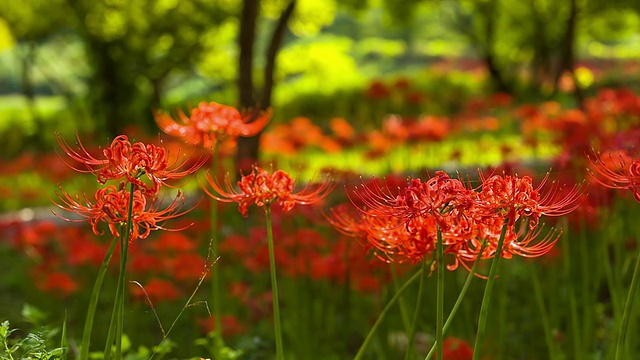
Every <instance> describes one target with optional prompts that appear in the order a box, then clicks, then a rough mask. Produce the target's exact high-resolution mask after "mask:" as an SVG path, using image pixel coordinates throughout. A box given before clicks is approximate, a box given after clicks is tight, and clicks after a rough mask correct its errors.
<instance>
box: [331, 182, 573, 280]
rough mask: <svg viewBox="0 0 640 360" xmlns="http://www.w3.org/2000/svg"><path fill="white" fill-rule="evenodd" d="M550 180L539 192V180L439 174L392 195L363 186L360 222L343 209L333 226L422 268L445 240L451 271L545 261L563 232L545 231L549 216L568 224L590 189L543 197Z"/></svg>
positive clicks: (357, 193) (355, 199)
mask: <svg viewBox="0 0 640 360" xmlns="http://www.w3.org/2000/svg"><path fill="white" fill-rule="evenodd" d="M547 180H548V174H547V176H545V178H544V179H543V180H542V182H541V183H540V185H538V186H537V187H534V185H533V181H532V179H531V177H529V176H524V177H518V176H510V175H505V174H502V175H492V176H489V177H486V176H484V175H482V174H480V181H481V185H480V186H478V187H476V188H473V187H471V186H470V185H469V184H468V183H469V182H467V183H465V182H463V181H461V180H459V179H454V178H451V177H449V175H448V174H446V173H445V172H442V171H439V172H437V173H436V175H435V176H433V177H431V178H429V179H428V180H426V181H422V180H421V179H410V180H409V182H408V184H406V185H405V186H403V187H400V186H399V187H397V188H395V189H394V188H392V187H390V186H388V185H381V184H380V183H379V182H372V183H370V184H368V185H365V184H363V185H362V186H357V187H356V188H355V189H354V190H353V192H352V194H350V198H351V200H352V203H353V204H354V205H355V208H356V210H357V213H358V215H357V216H354V215H353V214H349V213H348V210H345V208H335V209H334V210H333V212H332V214H331V215H330V216H329V220H330V222H331V223H332V224H333V225H334V226H336V228H338V229H339V230H340V231H341V232H343V233H345V234H350V235H351V236H354V237H358V238H360V239H362V240H364V242H365V243H366V244H367V246H370V247H372V248H373V249H374V251H375V253H376V255H377V256H378V257H379V258H381V259H382V260H383V261H386V262H398V263H401V262H407V261H409V262H413V263H415V262H419V261H422V260H423V259H425V257H428V256H433V254H434V253H435V249H436V241H437V238H438V234H440V235H441V237H442V242H443V245H444V246H445V255H446V256H449V257H453V259H454V260H453V262H452V263H450V264H448V265H447V266H448V268H449V270H454V269H456V268H457V267H458V265H459V264H462V265H463V266H464V267H466V268H470V266H469V264H472V263H473V262H475V261H476V259H478V258H479V259H481V260H485V259H490V258H493V257H494V256H495V255H496V253H497V252H498V248H497V247H498V242H499V239H500V236H501V234H502V232H503V230H504V234H505V235H504V236H505V238H504V246H503V248H502V251H501V254H500V256H502V257H504V258H511V257H512V256H513V255H519V256H523V257H537V256H541V255H544V254H545V253H547V252H548V251H549V250H551V248H552V247H553V245H554V244H555V243H556V241H557V239H558V237H559V235H560V231H559V230H558V231H557V230H553V229H552V230H551V231H549V232H545V231H542V227H541V226H539V224H540V217H541V216H562V215H565V214H568V213H569V212H571V211H573V210H575V209H576V208H577V207H578V206H579V204H580V202H581V201H582V198H583V194H584V186H582V185H574V186H573V187H571V188H565V187H563V186H560V185H558V184H557V183H552V184H551V185H550V186H549V187H548V188H546V189H543V188H544V187H545V184H546V183H547Z"/></svg>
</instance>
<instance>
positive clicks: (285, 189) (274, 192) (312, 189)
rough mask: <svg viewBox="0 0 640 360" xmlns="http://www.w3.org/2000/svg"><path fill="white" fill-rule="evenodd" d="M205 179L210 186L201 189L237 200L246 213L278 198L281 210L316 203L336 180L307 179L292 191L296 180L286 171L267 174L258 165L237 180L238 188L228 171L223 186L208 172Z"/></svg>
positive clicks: (229, 199)
mask: <svg viewBox="0 0 640 360" xmlns="http://www.w3.org/2000/svg"><path fill="white" fill-rule="evenodd" d="M207 182H208V183H209V185H211V189H212V190H213V191H211V189H208V188H207V187H206V186H205V187H204V191H205V192H206V193H207V194H208V195H209V196H211V197H212V198H214V199H216V200H218V201H222V202H237V203H238V211H240V213H241V214H242V216H245V217H246V216H248V214H249V210H248V209H249V206H251V205H252V204H256V205H257V206H259V207H264V206H265V205H270V204H271V203H273V202H277V203H278V204H279V205H280V207H281V208H282V210H283V211H289V210H291V209H293V207H294V206H295V205H296V204H300V205H308V204H313V203H316V202H318V201H320V200H321V199H323V198H324V197H326V196H327V195H328V194H329V193H330V192H331V190H333V189H334V188H335V183H333V182H332V181H331V180H330V179H329V178H325V180H324V181H323V182H322V183H320V184H318V185H317V186H316V185H313V184H312V183H311V182H309V183H308V184H307V186H305V187H304V188H303V189H302V190H300V191H298V192H297V193H294V189H295V180H294V179H293V178H291V176H289V174H287V173H286V172H284V171H282V170H276V171H274V172H273V173H271V174H270V173H269V172H268V171H266V170H264V169H262V168H259V167H257V166H254V167H253V170H252V171H251V172H250V173H249V174H247V175H244V176H243V177H242V178H241V179H240V181H238V188H239V190H236V189H234V187H233V185H232V184H231V180H230V179H229V176H228V175H227V176H226V177H225V186H224V187H225V188H226V189H223V188H222V186H220V184H218V183H217V181H216V180H215V179H214V178H213V176H211V174H210V173H209V174H207Z"/></svg>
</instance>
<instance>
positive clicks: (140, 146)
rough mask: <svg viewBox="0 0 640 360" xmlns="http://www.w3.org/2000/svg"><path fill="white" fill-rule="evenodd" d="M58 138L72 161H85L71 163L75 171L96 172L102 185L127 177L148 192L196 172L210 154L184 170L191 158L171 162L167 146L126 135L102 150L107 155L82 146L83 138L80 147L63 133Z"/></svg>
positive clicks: (152, 193) (155, 191)
mask: <svg viewBox="0 0 640 360" xmlns="http://www.w3.org/2000/svg"><path fill="white" fill-rule="evenodd" d="M56 137H57V140H58V144H59V145H60V147H61V148H62V150H63V151H64V152H65V153H66V154H67V155H68V156H69V157H70V158H71V159H72V160H74V161H75V162H78V163H80V164H81V167H77V166H73V165H69V166H70V167H71V168H73V169H74V170H76V171H79V172H88V173H92V174H94V175H96V177H97V179H98V182H99V183H100V184H105V183H106V182H107V181H109V180H116V179H123V178H124V179H126V180H127V181H128V182H129V183H132V184H135V185H136V186H138V187H140V188H141V189H144V192H145V194H146V195H155V194H157V193H158V191H159V189H160V186H161V185H168V184H167V183H166V181H167V180H174V179H180V178H183V177H185V176H187V175H190V174H193V173H194V172H196V171H197V170H198V169H200V168H201V167H202V166H203V165H204V164H205V162H206V161H207V155H204V156H201V157H200V158H199V159H198V160H197V161H196V162H195V163H191V164H189V167H186V168H184V169H183V167H185V164H187V162H188V159H185V160H184V161H182V162H179V160H178V159H175V160H173V161H169V156H168V154H167V153H166V151H165V149H164V148H162V147H158V146H155V145H152V144H144V143H142V142H137V143H134V144H131V143H130V142H129V139H128V137H127V136H126V135H120V136H117V137H116V138H115V139H114V140H113V141H112V142H111V145H110V146H109V147H108V148H106V149H104V150H103V151H102V155H103V157H96V156H94V155H92V154H91V153H90V152H89V151H88V150H87V149H86V148H85V147H84V145H82V143H81V142H80V138H79V137H78V149H77V150H74V149H73V148H72V147H71V146H69V144H68V143H67V142H65V141H64V140H63V139H62V138H61V137H60V135H59V134H57V135H56ZM143 176H146V177H147V179H148V180H149V181H150V182H151V185H149V184H147V183H145V182H144V181H142V180H140V179H141V178H142V177H143Z"/></svg>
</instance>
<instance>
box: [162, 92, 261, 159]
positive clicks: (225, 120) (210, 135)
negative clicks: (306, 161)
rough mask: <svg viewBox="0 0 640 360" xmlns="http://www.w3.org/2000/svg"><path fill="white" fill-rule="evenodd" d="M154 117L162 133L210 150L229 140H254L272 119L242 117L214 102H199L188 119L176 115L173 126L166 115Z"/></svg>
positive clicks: (233, 109)
mask: <svg viewBox="0 0 640 360" xmlns="http://www.w3.org/2000/svg"><path fill="white" fill-rule="evenodd" d="M154 115H155V119H156V123H157V124H158V126H159V127H160V129H162V131H164V132H165V133H167V134H169V135H172V136H177V137H181V138H183V139H185V140H186V141H187V142H189V143H192V144H196V145H202V146H204V147H205V148H210V147H213V146H214V145H215V144H216V142H219V141H223V140H226V139H228V138H229V139H235V138H237V137H238V136H243V137H249V136H254V135H256V134H258V133H259V132H260V131H262V129H264V127H265V126H266V125H267V123H268V122H269V119H271V111H270V110H267V111H266V112H264V113H262V114H258V113H257V112H247V113H244V114H241V113H240V111H238V110H237V109H236V108H234V107H231V106H226V105H222V104H218V103H215V102H210V103H206V102H201V103H200V104H198V107H196V108H194V109H192V110H191V114H190V116H187V115H186V114H185V113H184V112H182V111H179V112H178V117H179V119H180V121H181V123H179V122H176V121H175V120H174V119H173V118H172V117H171V116H169V115H168V114H166V113H162V112H156V113H155V114H154ZM252 120H253V121H252ZM250 121H251V122H250Z"/></svg>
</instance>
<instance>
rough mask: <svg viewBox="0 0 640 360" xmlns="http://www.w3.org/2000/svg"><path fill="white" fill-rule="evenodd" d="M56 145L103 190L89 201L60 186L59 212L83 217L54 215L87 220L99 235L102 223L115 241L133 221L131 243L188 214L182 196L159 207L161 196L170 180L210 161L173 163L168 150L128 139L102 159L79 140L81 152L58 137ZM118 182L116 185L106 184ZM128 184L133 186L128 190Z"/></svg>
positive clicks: (120, 138)
mask: <svg viewBox="0 0 640 360" xmlns="http://www.w3.org/2000/svg"><path fill="white" fill-rule="evenodd" d="M58 143H59V144H60V147H61V148H62V150H63V151H64V152H65V153H66V154H67V155H68V156H69V157H70V158H71V160H73V163H70V164H69V166H70V167H72V168H73V169H75V170H76V171H79V172H86V173H91V174H93V175H95V176H96V179H97V181H98V183H100V184H102V185H105V187H103V188H100V189H98V190H97V192H96V193H95V196H94V198H95V200H90V198H89V197H87V196H86V195H83V196H82V197H80V196H78V195H76V196H71V195H69V194H68V193H67V192H66V191H64V190H63V189H62V188H61V187H59V189H60V191H59V192H56V195H57V196H58V198H59V199H60V203H56V206H58V207H59V208H60V209H62V210H65V211H68V212H72V213H75V214H77V215H79V216H80V218H79V219H78V218H75V219H71V218H67V217H63V216H61V215H59V214H56V216H58V217H60V218H62V219H64V220H67V221H77V222H81V221H88V222H89V223H90V224H91V226H92V229H93V232H94V234H96V235H101V234H102V231H101V230H100V229H99V224H100V223H102V222H104V223H106V224H108V227H109V231H110V232H111V234H112V235H113V236H120V231H119V228H120V227H121V226H122V225H124V224H125V223H126V221H127V219H131V224H130V229H131V230H130V233H129V234H127V235H128V236H129V241H133V240H135V239H138V238H143V239H144V238H146V237H147V236H148V235H149V233H150V232H151V231H152V230H159V229H164V230H166V228H164V227H163V226H162V225H161V224H162V223H163V222H164V221H165V220H168V219H171V218H174V217H177V216H180V215H182V214H184V211H181V209H182V206H183V205H184V196H183V195H182V193H180V192H178V194H177V196H176V198H175V199H174V200H173V201H172V202H171V203H170V204H169V205H168V206H166V207H165V208H163V209H160V208H159V205H158V203H159V201H157V195H158V193H159V191H160V187H161V186H163V185H165V186H170V185H169V184H168V183H167V181H170V180H176V179H180V178H183V177H185V176H187V175H190V174H193V173H194V172H196V171H197V170H198V169H199V168H200V167H202V165H204V163H205V162H206V161H207V157H206V156H204V157H200V158H199V159H198V160H197V161H195V162H189V159H182V160H179V159H176V160H170V158H169V155H168V154H167V153H166V151H165V149H164V148H162V147H158V146H156V145H152V144H144V143H142V142H136V143H133V144H131V142H129V139H128V138H127V136H125V135H120V136H118V137H116V138H115V139H114V140H113V141H112V143H111V145H110V146H109V147H107V148H106V149H104V150H103V151H102V156H99V155H93V154H91V153H90V152H89V151H88V150H87V149H86V148H85V147H84V146H83V145H82V143H81V142H80V139H78V149H73V148H72V147H71V146H69V144H68V143H66V142H65V141H64V140H63V139H62V138H60V136H58ZM109 181H115V182H118V181H119V182H120V183H118V185H112V184H107V182H109ZM127 185H129V186H127Z"/></svg>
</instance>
